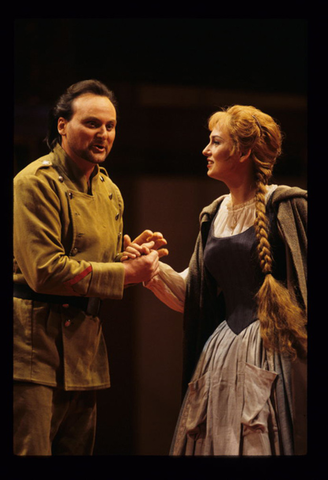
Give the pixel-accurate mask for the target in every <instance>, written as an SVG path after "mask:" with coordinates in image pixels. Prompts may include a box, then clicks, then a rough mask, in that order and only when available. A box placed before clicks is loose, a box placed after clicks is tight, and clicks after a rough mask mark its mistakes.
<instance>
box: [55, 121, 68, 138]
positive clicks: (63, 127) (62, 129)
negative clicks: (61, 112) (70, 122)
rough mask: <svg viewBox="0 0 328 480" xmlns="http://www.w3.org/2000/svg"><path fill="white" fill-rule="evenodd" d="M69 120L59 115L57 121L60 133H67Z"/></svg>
mask: <svg viewBox="0 0 328 480" xmlns="http://www.w3.org/2000/svg"><path fill="white" fill-rule="evenodd" d="M66 125H67V120H66V119H65V118H64V117H59V118H58V122H57V130H58V133H59V134H60V135H62V136H63V135H66Z"/></svg>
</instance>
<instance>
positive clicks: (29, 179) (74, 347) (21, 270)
mask: <svg viewBox="0 0 328 480" xmlns="http://www.w3.org/2000/svg"><path fill="white" fill-rule="evenodd" d="M123 209H124V204H123V199H122V196H121V193H120V191H119V189H118V188H117V186H116V185H115V184H114V183H113V182H112V181H111V180H110V178H109V177H108V174H107V172H106V170H105V169H104V168H102V167H99V166H98V165H97V166H96V167H95V170H94V173H93V175H92V178H91V191H89V190H88V185H87V182H86V178H85V176H84V174H83V173H82V172H81V170H80V169H79V168H78V167H77V165H76V164H75V163H74V162H73V161H72V160H71V159H70V158H69V157H68V156H67V155H66V153H65V152H64V150H63V149H62V148H61V146H60V145H57V146H56V147H55V149H54V151H53V152H51V153H49V154H48V155H46V156H44V157H41V158H40V159H38V160H36V161H34V162H32V163H31V164H30V165H28V166H27V167H26V168H24V169H23V170H22V171H21V172H19V173H18V174H17V175H16V177H15V179H14V283H18V284H28V285H29V287H30V288H32V290H34V291H35V292H37V293H45V294H52V295H64V296H77V297H98V298H101V299H106V298H109V299H121V298H122V297H123V290H124V267H123V265H122V264H121V262H117V261H116V260H117V259H118V257H119V253H120V251H121V246H122V229H123V219H122V215H123ZM65 325H66V326H65ZM14 378H15V379H16V380H21V381H28V382H35V383H40V384H43V385H49V386H59V387H63V388H65V389H66V390H85V389H93V388H106V387H108V386H109V385H110V380H109V367H108V358H107V351H106V345H105V341H104V338H103V333H102V327H101V322H100V320H99V318H98V317H93V316H90V315H87V314H86V313H85V312H84V311H83V310H81V309H78V308H75V307H72V306H69V307H67V305H64V306H63V305H58V304H50V303H43V302H39V301H35V300H28V299H22V298H14Z"/></svg>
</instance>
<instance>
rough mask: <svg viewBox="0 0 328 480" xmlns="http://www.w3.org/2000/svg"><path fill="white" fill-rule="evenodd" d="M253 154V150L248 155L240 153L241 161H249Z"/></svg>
mask: <svg viewBox="0 0 328 480" xmlns="http://www.w3.org/2000/svg"><path fill="white" fill-rule="evenodd" d="M251 152H252V150H251V149H249V150H248V151H247V152H246V153H243V152H241V153H240V161H241V162H245V160H247V159H248V158H249V156H250V154H251Z"/></svg>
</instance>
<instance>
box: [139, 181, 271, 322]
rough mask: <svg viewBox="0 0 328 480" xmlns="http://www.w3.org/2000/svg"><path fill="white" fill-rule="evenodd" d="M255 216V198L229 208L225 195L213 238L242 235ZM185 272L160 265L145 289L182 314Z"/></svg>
mask: <svg viewBox="0 0 328 480" xmlns="http://www.w3.org/2000/svg"><path fill="white" fill-rule="evenodd" d="M276 188H277V185H269V186H268V187H267V192H266V201H268V199H269V197H270V196H271V194H272V193H273V192H274V190H275V189H276ZM255 214H256V211H255V197H254V198H252V199H251V200H249V201H247V202H245V203H241V204H239V205H232V202H231V195H230V194H228V195H226V196H225V198H224V199H223V201H222V203H221V206H220V208H219V211H218V214H217V215H216V216H215V218H214V235H215V236H216V237H220V238H221V237H228V236H231V235H238V234H239V233H243V232H244V231H245V230H247V229H248V228H249V227H251V226H252V225H253V224H254V221H255ZM188 270H189V269H188V268H186V269H185V270H184V271H183V272H181V273H178V272H176V271H175V270H173V268H172V267H170V266H169V265H167V264H166V263H163V262H160V271H159V274H158V275H156V276H155V277H153V278H152V279H151V280H150V282H148V283H147V284H144V286H145V287H146V288H148V289H149V290H151V291H152V292H153V293H154V294H155V295H156V297H158V298H159V300H161V301H162V302H163V303H165V304H166V305H167V306H168V307H170V308H172V309H173V310H176V311H177V312H181V313H182V312H183V309H184V301H185V292H186V278H187V276H188Z"/></svg>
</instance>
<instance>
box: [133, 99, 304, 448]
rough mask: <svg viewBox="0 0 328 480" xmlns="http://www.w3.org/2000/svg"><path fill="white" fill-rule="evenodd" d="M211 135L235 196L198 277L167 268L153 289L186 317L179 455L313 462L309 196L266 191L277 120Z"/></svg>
mask: <svg viewBox="0 0 328 480" xmlns="http://www.w3.org/2000/svg"><path fill="white" fill-rule="evenodd" d="M209 130H210V132H211V134H210V142H209V144H208V145H207V146H206V147H205V149H204V150H203V154H204V155H205V156H206V157H207V168H208V176H210V177H212V178H214V179H216V180H220V181H223V182H224V183H225V184H226V185H227V187H228V188H229V191H230V193H229V195H224V196H222V197H220V198H218V199H217V200H215V201H214V202H213V203H212V204H211V205H209V206H208V207H206V208H204V210H203V211H202V213H201V215H200V232H199V235H198V238H197V242H196V246H195V250H194V253H193V255H192V258H191V261H190V264H189V268H188V269H187V270H186V271H185V272H183V273H182V274H178V273H177V272H175V271H174V270H173V269H172V268H171V267H169V266H168V265H166V264H164V263H161V267H160V273H159V274H158V275H157V276H156V277H154V278H153V279H152V280H151V281H150V282H149V283H148V284H147V285H146V286H147V288H149V289H151V290H152V291H153V292H154V293H155V295H157V296H158V297H159V298H160V299H161V300H162V301H163V302H165V303H166V304H167V305H168V306H170V307H171V308H173V309H175V310H178V311H181V312H182V311H183V312H184V378H185V382H188V381H189V382H190V383H189V385H188V390H187V392H186V395H185V399H184V402H183V405H182V408H181V412H180V415H179V419H178V423H177V426H176V431H175V435H174V439H173V442H172V447H171V454H173V455H293V454H304V453H305V452H306V446H305V440H306V433H305V427H306V419H305V412H306V388H305V380H306V371H305V357H306V326H305V325H306V320H305V310H306V233H305V232H306V220H307V217H306V212H307V193H306V192H305V191H304V190H301V189H299V188H297V187H294V188H290V187H286V186H280V187H278V186H277V185H269V184H268V181H269V179H270V177H271V174H272V170H273V166H274V164H275V161H276V159H277V157H278V156H279V155H280V153H281V142H282V135H281V131H280V128H279V126H278V125H277V124H276V122H275V121H274V120H273V119H272V118H271V117H270V116H269V115H267V114H265V113H263V112H261V111H260V110H258V109H256V108H254V107H251V106H240V105H235V106H232V107H229V108H228V109H226V110H223V111H219V112H216V113H215V114H213V115H212V116H211V118H210V119H209ZM134 247H135V246H134ZM136 249H137V247H135V249H133V245H130V246H129V247H128V246H127V245H126V251H127V255H129V252H130V254H131V255H132V253H133V252H134V253H135V252H136ZM125 258H126V257H125ZM191 376H192V378H191ZM190 379H191V381H190Z"/></svg>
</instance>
